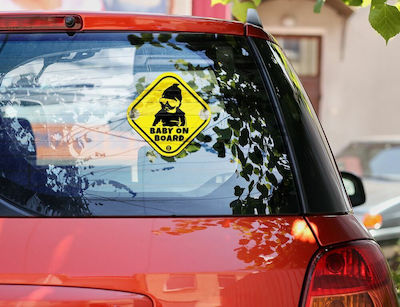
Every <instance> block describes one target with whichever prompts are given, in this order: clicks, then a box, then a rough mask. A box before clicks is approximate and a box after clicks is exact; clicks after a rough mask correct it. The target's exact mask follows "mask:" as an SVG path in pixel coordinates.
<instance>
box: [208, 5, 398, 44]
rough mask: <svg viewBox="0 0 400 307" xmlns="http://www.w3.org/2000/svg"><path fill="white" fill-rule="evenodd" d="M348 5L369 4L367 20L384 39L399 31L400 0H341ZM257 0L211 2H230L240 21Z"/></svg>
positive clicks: (234, 13) (317, 11) (243, 20)
mask: <svg viewBox="0 0 400 307" xmlns="http://www.w3.org/2000/svg"><path fill="white" fill-rule="evenodd" d="M325 1H326V0H316V2H315V5H314V12H315V13H320V12H321V9H322V7H323V5H324V4H325ZM342 1H343V3H345V4H346V5H348V6H355V7H366V6H370V12H369V18H368V19H369V22H370V24H371V26H372V28H374V29H375V30H376V31H377V32H378V33H379V34H380V35H381V36H382V37H383V38H384V39H385V41H386V43H387V42H388V41H389V39H391V38H392V37H394V36H396V35H397V34H399V33H400V0H396V1H397V3H396V4H395V5H391V4H388V3H387V2H388V1H387V0H342ZM260 2H261V1H259V0H247V1H243V0H212V2H211V4H212V5H215V4H218V3H220V4H224V5H227V4H228V3H232V15H233V16H234V17H235V18H236V19H237V20H240V21H242V22H245V21H246V12H247V9H249V8H256V7H257V6H258V5H259V4H260Z"/></svg>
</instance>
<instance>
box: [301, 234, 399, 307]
mask: <svg viewBox="0 0 400 307" xmlns="http://www.w3.org/2000/svg"><path fill="white" fill-rule="evenodd" d="M310 275H311V276H310V278H309V279H308V280H309V282H308V285H307V288H306V294H307V295H306V299H305V306H307V307H378V306H379V307H380V306H398V303H397V299H396V294H395V290H394V287H393V282H392V280H391V277H390V274H389V268H388V266H387V263H386V260H385V258H384V257H383V255H382V253H381V251H380V249H379V246H378V245H377V244H376V243H375V242H373V241H359V242H356V243H351V244H347V245H345V246H341V247H336V248H333V249H329V250H324V251H322V252H320V253H319V254H318V255H317V256H316V257H315V259H314V262H313V264H312V266H311V272H310Z"/></svg>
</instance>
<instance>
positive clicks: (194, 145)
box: [185, 143, 201, 153]
mask: <svg viewBox="0 0 400 307" xmlns="http://www.w3.org/2000/svg"><path fill="white" fill-rule="evenodd" d="M200 148H201V145H200V144H199V143H191V144H190V145H188V147H186V148H185V149H186V151H187V152H190V153H192V152H196V151H198V150H199V149H200Z"/></svg>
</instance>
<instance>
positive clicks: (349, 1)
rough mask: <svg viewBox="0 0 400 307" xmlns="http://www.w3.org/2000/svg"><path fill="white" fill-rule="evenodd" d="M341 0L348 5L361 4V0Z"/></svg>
mask: <svg viewBox="0 0 400 307" xmlns="http://www.w3.org/2000/svg"><path fill="white" fill-rule="evenodd" d="M342 1H343V2H344V3H345V4H346V5H349V6H361V5H362V4H363V0H342Z"/></svg>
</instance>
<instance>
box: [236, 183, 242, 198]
mask: <svg viewBox="0 0 400 307" xmlns="http://www.w3.org/2000/svg"><path fill="white" fill-rule="evenodd" d="M243 191H244V188H241V187H239V186H238V185H237V186H235V196H238V197H240V196H242V194H243Z"/></svg>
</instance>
